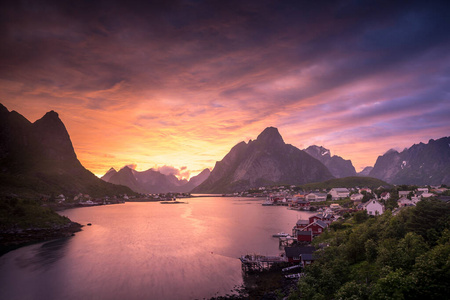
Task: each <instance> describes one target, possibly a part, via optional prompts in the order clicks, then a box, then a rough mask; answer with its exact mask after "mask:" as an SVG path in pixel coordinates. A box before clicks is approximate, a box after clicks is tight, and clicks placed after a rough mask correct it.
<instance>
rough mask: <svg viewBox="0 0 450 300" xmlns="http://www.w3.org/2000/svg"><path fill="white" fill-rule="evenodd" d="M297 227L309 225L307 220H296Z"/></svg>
mask: <svg viewBox="0 0 450 300" xmlns="http://www.w3.org/2000/svg"><path fill="white" fill-rule="evenodd" d="M296 224H297V225H308V224H309V220H302V219H300V220H297V223H296Z"/></svg>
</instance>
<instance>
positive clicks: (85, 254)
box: [0, 197, 310, 299]
mask: <svg viewBox="0 0 450 300" xmlns="http://www.w3.org/2000/svg"><path fill="white" fill-rule="evenodd" d="M261 203H262V200H257V199H256V200H255V199H253V198H221V197H211V198H193V199H189V203H188V204H177V205H162V204H160V203H155V202H151V203H145V202H140V203H126V204H121V205H110V206H98V207H89V208H78V209H72V210H67V211H64V212H62V213H61V214H63V215H66V216H68V217H69V218H70V219H72V220H73V221H76V222H79V223H81V224H84V225H85V224H87V223H92V226H85V227H83V231H81V232H79V233H77V234H76V235H75V236H74V237H72V238H67V239H61V240H56V241H51V242H47V243H41V244H36V245H32V246H28V247H24V248H20V249H18V250H15V251H13V252H10V253H8V254H6V255H4V256H2V257H0V291H2V292H1V296H0V298H1V299H202V298H208V297H212V296H215V295H225V294H227V293H231V291H232V290H233V289H234V288H235V287H236V286H237V285H240V284H241V283H242V273H241V265H240V261H239V259H238V258H239V256H240V255H242V254H246V253H253V252H256V253H261V254H278V253H279V252H280V250H279V248H278V241H277V239H275V238H273V237H272V234H273V233H276V232H280V231H284V232H290V231H291V229H292V227H293V226H294V224H295V222H296V221H297V219H298V218H302V216H303V218H306V217H307V216H308V215H309V214H310V213H307V212H298V211H291V210H287V209H286V207H263V206H261Z"/></svg>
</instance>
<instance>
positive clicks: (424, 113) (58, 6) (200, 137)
mask: <svg viewBox="0 0 450 300" xmlns="http://www.w3.org/2000/svg"><path fill="white" fill-rule="evenodd" d="M6 2H9V3H6ZM0 103H2V104H3V105H5V106H6V107H7V108H8V109H9V110H10V111H11V110H15V111H17V112H19V113H21V114H22V115H23V116H25V117H26V118H27V119H29V120H30V121H31V122H34V121H35V120H37V119H39V118H41V117H42V116H43V115H44V114H45V113H46V112H47V111H50V110H54V111H56V112H58V114H59V116H60V118H61V120H62V121H63V122H64V124H65V126H66V128H67V130H68V132H69V135H70V137H71V140H72V144H73V146H74V149H75V152H76V154H77V156H78V159H79V160H80V162H81V163H82V164H83V165H84V166H85V167H86V168H87V169H89V170H90V171H92V172H93V173H94V174H96V175H103V174H104V173H105V172H106V171H107V170H108V169H109V168H111V167H114V168H115V169H116V170H118V169H120V168H122V167H123V166H125V165H130V166H132V167H133V168H135V169H136V170H138V171H143V170H147V169H149V168H154V169H160V170H161V171H162V172H165V173H173V174H175V175H177V176H179V177H180V178H189V176H193V175H196V174H197V173H199V172H200V171H201V170H203V169H204V168H213V167H214V165H215V162H216V161H220V160H221V159H222V158H223V157H224V156H225V155H226V154H227V153H228V152H229V150H230V149H231V148H232V147H233V146H234V145H235V144H237V143H239V142H241V141H249V140H250V139H255V138H256V137H257V136H258V134H259V133H260V132H262V131H263V130H264V129H265V128H266V127H269V126H274V127H277V128H278V130H279V132H280V134H281V135H282V136H283V139H284V141H285V142H286V143H289V144H292V145H294V146H296V147H298V148H299V149H304V148H307V147H308V146H310V145H318V146H323V147H325V148H327V149H330V150H331V154H332V155H339V156H341V157H343V158H344V159H351V160H352V162H353V165H354V166H355V168H356V170H357V171H361V170H362V169H363V168H364V167H365V166H373V165H374V164H375V161H376V159H377V157H378V156H379V155H382V154H384V153H385V152H386V151H387V150H389V149H391V148H394V149H397V150H402V149H403V148H405V147H410V146H412V145H413V144H417V143H419V142H423V143H427V142H428V140H429V139H437V138H441V137H444V136H449V135H450V9H448V7H447V6H446V3H445V1H442V2H440V1H264V0H259V1H227V0H224V1H197V0H195V1H194V0H192V1H166V0H162V1H132V0H129V1H113V0H108V1H90V0H89V1H88V0H77V1H65V0H61V1H39V0H37V1H2V2H1V4H0Z"/></svg>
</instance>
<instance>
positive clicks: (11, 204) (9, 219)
mask: <svg viewBox="0 0 450 300" xmlns="http://www.w3.org/2000/svg"><path fill="white" fill-rule="evenodd" d="M68 223H70V220H69V219H68V218H67V217H63V216H60V215H58V214H57V213H56V212H54V211H53V210H51V209H50V208H48V207H42V206H40V205H39V204H38V203H37V202H36V201H33V200H21V199H17V198H10V199H0V231H4V230H10V229H26V228H30V227H33V228H52V227H54V226H55V225H57V226H59V225H65V224H68Z"/></svg>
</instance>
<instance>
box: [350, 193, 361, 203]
mask: <svg viewBox="0 0 450 300" xmlns="http://www.w3.org/2000/svg"><path fill="white" fill-rule="evenodd" d="M363 198H364V195H363V194H359V193H358V194H353V195H351V196H350V200H352V201H361V200H362V199H363Z"/></svg>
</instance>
